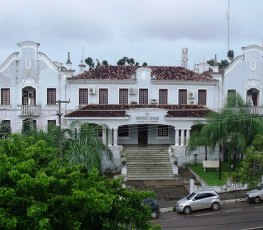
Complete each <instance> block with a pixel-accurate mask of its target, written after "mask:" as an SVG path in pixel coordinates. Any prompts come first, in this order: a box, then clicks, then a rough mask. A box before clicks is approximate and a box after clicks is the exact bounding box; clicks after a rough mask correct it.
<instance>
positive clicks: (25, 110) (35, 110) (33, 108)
mask: <svg viewBox="0 0 263 230" xmlns="http://www.w3.org/2000/svg"><path fill="white" fill-rule="evenodd" d="M19 107H21V110H20V116H40V111H41V105H19Z"/></svg>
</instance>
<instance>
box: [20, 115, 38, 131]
mask: <svg viewBox="0 0 263 230" xmlns="http://www.w3.org/2000/svg"><path fill="white" fill-rule="evenodd" d="M36 130H37V121H36V120H33V119H31V118H27V119H25V120H23V127H22V133H24V134H30V133H31V132H33V131H36Z"/></svg>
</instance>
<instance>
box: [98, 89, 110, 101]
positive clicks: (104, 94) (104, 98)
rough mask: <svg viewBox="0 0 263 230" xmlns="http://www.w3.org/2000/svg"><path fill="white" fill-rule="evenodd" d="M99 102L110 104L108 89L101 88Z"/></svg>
mask: <svg viewBox="0 0 263 230" xmlns="http://www.w3.org/2000/svg"><path fill="white" fill-rule="evenodd" d="M99 104H108V89H99Z"/></svg>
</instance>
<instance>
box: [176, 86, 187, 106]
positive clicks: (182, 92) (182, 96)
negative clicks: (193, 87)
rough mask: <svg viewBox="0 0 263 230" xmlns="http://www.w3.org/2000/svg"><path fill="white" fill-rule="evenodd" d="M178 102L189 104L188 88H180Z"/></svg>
mask: <svg viewBox="0 0 263 230" xmlns="http://www.w3.org/2000/svg"><path fill="white" fill-rule="evenodd" d="M178 104H179V105H186V104H187V90H186V89H179V92H178Z"/></svg>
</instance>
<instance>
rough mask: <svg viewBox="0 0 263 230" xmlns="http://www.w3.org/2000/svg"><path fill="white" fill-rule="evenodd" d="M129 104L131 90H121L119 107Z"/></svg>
mask: <svg viewBox="0 0 263 230" xmlns="http://www.w3.org/2000/svg"><path fill="white" fill-rule="evenodd" d="M128 104H129V89H128V88H119V105H128Z"/></svg>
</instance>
